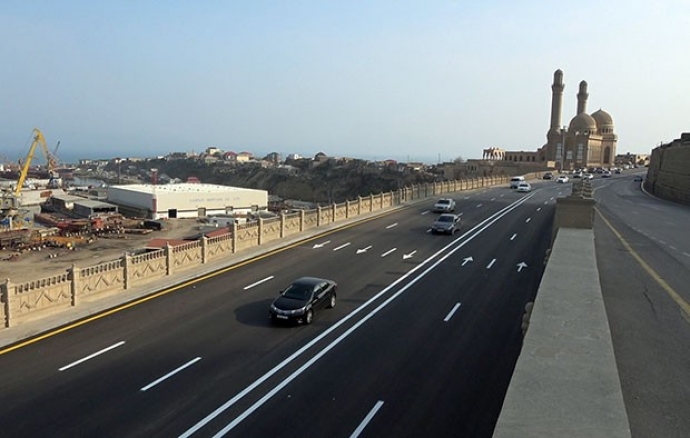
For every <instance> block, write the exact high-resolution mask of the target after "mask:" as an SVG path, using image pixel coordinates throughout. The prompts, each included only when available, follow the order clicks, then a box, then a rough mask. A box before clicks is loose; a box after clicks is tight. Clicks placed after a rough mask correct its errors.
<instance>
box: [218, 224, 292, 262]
mask: <svg viewBox="0 0 690 438" xmlns="http://www.w3.org/2000/svg"><path fill="white" fill-rule="evenodd" d="M300 231H302V228H301V225H300ZM230 232H231V233H232V253H233V254H234V253H236V252H237V222H235V221H232V224H230Z"/></svg>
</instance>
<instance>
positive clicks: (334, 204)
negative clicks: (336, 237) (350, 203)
mask: <svg viewBox="0 0 690 438" xmlns="http://www.w3.org/2000/svg"><path fill="white" fill-rule="evenodd" d="M336 207H337V204H336V203H335V202H334V203H333V210H332V212H331V223H333V222H335V208H336Z"/></svg>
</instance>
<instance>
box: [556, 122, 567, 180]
mask: <svg viewBox="0 0 690 438" xmlns="http://www.w3.org/2000/svg"><path fill="white" fill-rule="evenodd" d="M567 129H568V127H567V126H562V127H561V156H560V161H559V163H560V165H559V169H558V173H563V161H564V160H565V132H566V130H567Z"/></svg>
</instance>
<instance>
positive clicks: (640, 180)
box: [633, 175, 644, 182]
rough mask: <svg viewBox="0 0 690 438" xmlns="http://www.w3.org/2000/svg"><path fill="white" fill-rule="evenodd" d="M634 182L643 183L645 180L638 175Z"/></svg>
mask: <svg viewBox="0 0 690 438" xmlns="http://www.w3.org/2000/svg"><path fill="white" fill-rule="evenodd" d="M633 181H635V182H642V181H644V178H642V177H641V176H639V175H638V176H636V177H635V178H634V179H633Z"/></svg>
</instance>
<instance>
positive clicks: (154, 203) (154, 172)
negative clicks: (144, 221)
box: [151, 168, 158, 219]
mask: <svg viewBox="0 0 690 438" xmlns="http://www.w3.org/2000/svg"><path fill="white" fill-rule="evenodd" d="M157 179H158V169H155V168H154V169H151V183H152V184H153V190H152V191H151V194H152V196H151V210H152V213H151V219H158V198H156V180H157Z"/></svg>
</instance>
